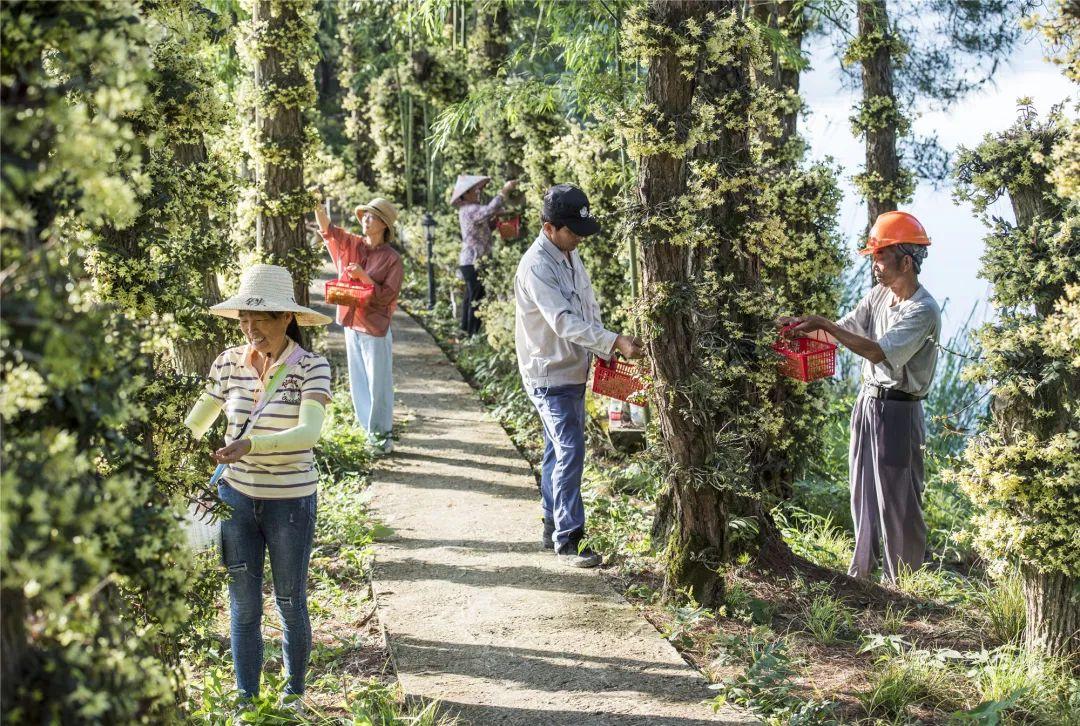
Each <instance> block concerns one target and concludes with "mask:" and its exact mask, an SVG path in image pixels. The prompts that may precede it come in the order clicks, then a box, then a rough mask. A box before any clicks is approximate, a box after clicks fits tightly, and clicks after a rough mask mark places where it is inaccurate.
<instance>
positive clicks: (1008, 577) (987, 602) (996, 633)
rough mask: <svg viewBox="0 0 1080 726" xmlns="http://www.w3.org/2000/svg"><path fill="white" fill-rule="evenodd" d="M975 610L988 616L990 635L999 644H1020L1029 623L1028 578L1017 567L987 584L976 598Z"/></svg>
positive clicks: (986, 617)
mask: <svg viewBox="0 0 1080 726" xmlns="http://www.w3.org/2000/svg"><path fill="white" fill-rule="evenodd" d="M974 604H975V605H976V606H977V609H976V610H975V612H976V613H977V614H978V615H979V616H981V617H983V618H985V621H986V624H987V626H988V634H989V635H990V637H991V638H992V639H993V641H994V642H996V643H1018V642H1020V637H1021V636H1022V635H1023V634H1024V626H1025V624H1026V623H1027V603H1025V602H1024V579H1023V577H1022V576H1021V574H1020V573H1019V572H1018V571H1017V570H1015V569H1013V570H1009V571H1006V572H1005V573H1004V574H1002V575H1000V576H998V577H997V578H995V579H994V580H992V581H991V582H990V583H988V584H987V586H986V588H985V590H984V591H983V592H982V593H981V594H980V595H979V596H978V597H976V598H974Z"/></svg>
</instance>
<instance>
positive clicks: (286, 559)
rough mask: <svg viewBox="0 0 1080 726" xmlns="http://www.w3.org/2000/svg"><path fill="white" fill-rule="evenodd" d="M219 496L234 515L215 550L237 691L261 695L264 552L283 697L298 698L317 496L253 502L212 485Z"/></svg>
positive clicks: (306, 649)
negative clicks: (223, 577)
mask: <svg viewBox="0 0 1080 726" xmlns="http://www.w3.org/2000/svg"><path fill="white" fill-rule="evenodd" d="M218 495H219V496H220V497H221V501H223V502H225V503H226V504H228V505H229V507H231V508H232V516H231V517H229V518H228V519H226V520H223V521H222V523H221V549H222V555H223V557H224V560H225V566H226V567H227V568H228V570H229V629H230V638H231V640H232V656H233V666H234V667H235V668H236V687H237V688H238V689H239V690H240V692H241V693H243V694H244V695H245V696H247V697H254V696H256V695H258V693H259V676H260V675H261V674H262V666H263V638H262V614H263V608H262V583H263V556H264V554H265V552H266V551H267V550H269V551H270V572H271V574H272V575H273V578H274V599H275V600H277V608H278V614H279V615H280V616H281V623H282V625H283V626H284V636H283V637H282V651H283V652H284V659H285V678H286V681H287V683H286V686H285V692H286V693H290V694H293V693H295V694H298V695H299V694H303V692H304V676H305V675H306V674H307V665H308V656H309V655H310V654H311V620H310V618H309V617H308V607H307V578H308V560H309V559H310V558H311V542H312V539H313V538H314V535H315V510H316V508H317V499H316V498H317V496H318V495H317V494H311V495H309V496H306V497H299V498H297V499H252V498H251V497H248V496H245V495H243V494H241V493H240V492H238V491H236V490H235V489H233V488H232V487H231V486H229V485H228V484H221V485H219V486H218Z"/></svg>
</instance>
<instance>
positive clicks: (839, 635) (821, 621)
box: [802, 591, 855, 645]
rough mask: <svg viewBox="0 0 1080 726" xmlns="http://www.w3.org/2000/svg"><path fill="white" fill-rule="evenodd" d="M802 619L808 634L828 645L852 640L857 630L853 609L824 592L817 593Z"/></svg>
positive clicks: (807, 606) (808, 604) (807, 605)
mask: <svg viewBox="0 0 1080 726" xmlns="http://www.w3.org/2000/svg"><path fill="white" fill-rule="evenodd" d="M802 619H803V625H804V626H805V628H806V632H808V633H810V635H812V636H813V637H814V638H815V639H817V640H818V641H820V642H822V643H824V644H826V645H832V644H833V643H837V642H839V641H841V640H847V639H850V638H851V637H852V635H853V634H854V630H855V613H854V612H853V611H852V609H851V608H849V607H848V606H847V605H845V604H844V603H843V602H842V601H841V600H839V599H838V598H836V597H833V596H832V595H830V594H829V593H828V592H824V591H819V592H817V593H816V594H815V595H814V596H813V597H812V598H811V599H810V601H809V602H808V603H807V604H806V607H805V610H804V611H803V616H802Z"/></svg>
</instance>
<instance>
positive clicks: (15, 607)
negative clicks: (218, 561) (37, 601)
mask: <svg viewBox="0 0 1080 726" xmlns="http://www.w3.org/2000/svg"><path fill="white" fill-rule="evenodd" d="M30 657H32V651H31V649H30V643H29V640H28V639H27V633H26V600H25V599H24V598H23V594H22V592H21V591H19V590H17V589H13V588H5V589H4V590H3V591H2V607H0V713H9V712H10V711H11V708H12V706H13V705H14V701H15V697H16V689H17V688H18V685H19V682H20V680H21V679H20V675H21V674H22V673H24V672H25V670H27V669H26V665H27V658H30Z"/></svg>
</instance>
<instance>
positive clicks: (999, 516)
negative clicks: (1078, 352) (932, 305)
mask: <svg viewBox="0 0 1080 726" xmlns="http://www.w3.org/2000/svg"><path fill="white" fill-rule="evenodd" d="M1061 137H1062V131H1061V127H1060V121H1059V119H1058V118H1057V117H1051V118H1050V119H1048V120H1047V121H1046V122H1040V121H1039V120H1038V119H1037V118H1036V117H1035V116H1034V114H1033V113H1031V112H1030V110H1029V109H1022V116H1021V118H1020V120H1019V121H1017V122H1016V124H1014V125H1013V126H1012V127H1011V128H1010V129H1008V130H1007V131H1005V132H1003V133H1001V134H996V135H989V136H987V138H986V139H985V140H984V142H983V143H982V144H981V145H980V146H979V147H977V148H976V149H974V150H964V151H963V152H962V153H961V155H960V159H959V165H958V169H957V180H958V183H959V184H958V189H957V195H958V197H959V198H962V199H966V200H969V201H971V202H972V203H973V204H974V205H975V207H976V209H977V210H978V211H980V212H982V213H983V214H984V217H986V219H987V222H988V223H989V224H990V226H991V227H992V230H993V231H992V233H991V234H990V235H989V236H988V237H987V238H986V253H985V255H984V256H983V272H982V274H983V276H984V277H986V278H987V279H988V280H990V282H991V284H992V285H993V293H992V299H993V302H994V304H995V306H996V307H997V308H998V318H997V320H995V321H994V322H992V323H989V324H987V325H986V326H984V327H983V329H982V330H981V331H980V341H981V343H982V347H983V350H984V352H983V355H982V357H981V359H980V360H979V361H978V363H977V364H975V365H973V366H971V367H970V369H969V371H968V375H969V376H970V377H971V378H972V379H973V380H976V381H979V382H987V383H992V385H993V393H994V396H995V406H994V414H995V415H994V419H993V421H992V422H991V423H989V424H988V425H987V426H986V428H985V429H984V430H983V431H982V432H981V434H980V436H979V437H978V438H977V439H976V440H975V441H974V442H973V443H972V444H971V445H969V446H968V448H967V450H966V452H965V456H964V458H965V464H964V466H963V467H962V468H959V469H957V470H956V471H954V472H952V477H953V478H954V480H955V481H957V482H958V483H959V485H960V486H961V488H962V489H963V490H964V491H965V492H966V493H967V494H968V496H970V497H971V499H972V501H973V502H974V503H975V505H976V507H977V508H978V512H979V513H978V516H977V525H978V526H977V538H976V540H975V541H976V545H977V546H978V547H979V548H980V550H981V551H982V552H984V553H985V554H986V555H987V556H989V557H992V558H995V559H997V560H998V561H1002V562H1003V561H1005V560H1013V561H1019V562H1021V563H1022V564H1024V565H1028V566H1031V567H1034V568H1036V569H1038V570H1040V571H1044V572H1062V573H1065V574H1067V575H1070V576H1073V577H1076V576H1078V575H1080V557H1077V546H1076V545H1077V540H1076V533H1077V532H1078V531H1080V492H1077V489H1076V486H1075V483H1076V481H1077V480H1078V479H1080V433H1078V430H1080V426H1078V424H1080V366H1078V365H1077V359H1076V357H1075V354H1074V352H1073V351H1074V350H1075V348H1076V346H1077V345H1078V344H1077V342H1076V341H1077V340H1080V338H1077V336H1076V335H1075V332H1076V329H1075V328H1073V329H1070V328H1069V327H1067V326H1065V327H1063V326H1062V323H1063V322H1065V321H1066V320H1068V319H1071V318H1073V317H1075V315H1076V308H1077V302H1078V298H1080V295H1077V294H1075V293H1074V288H1076V287H1078V286H1080V231H1078V230H1080V207H1078V206H1077V202H1076V200H1067V199H1064V198H1062V197H1059V196H1058V195H1057V193H1056V190H1055V189H1054V188H1053V187H1052V186H1051V185H1050V184H1049V183H1048V182H1047V175H1048V174H1049V172H1050V171H1051V170H1050V168H1049V167H1048V164H1049V163H1051V162H1052V158H1053V157H1052V156H1051V155H1050V153H1049V152H1050V151H1051V150H1052V149H1053V148H1054V145H1055V143H1056V142H1057V141H1058V140H1059V139H1060V138H1061ZM1006 192H1007V193H1008V194H1009V198H1010V200H1011V201H1012V204H1013V209H1014V211H1015V213H1016V222H1015V223H1012V222H1008V221H1006V220H1004V219H1000V218H996V217H995V218H989V217H988V216H987V210H988V208H989V205H990V204H991V203H992V202H993V201H994V200H995V199H997V198H999V197H1000V196H1001V195H1002V194H1004V193H1006Z"/></svg>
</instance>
